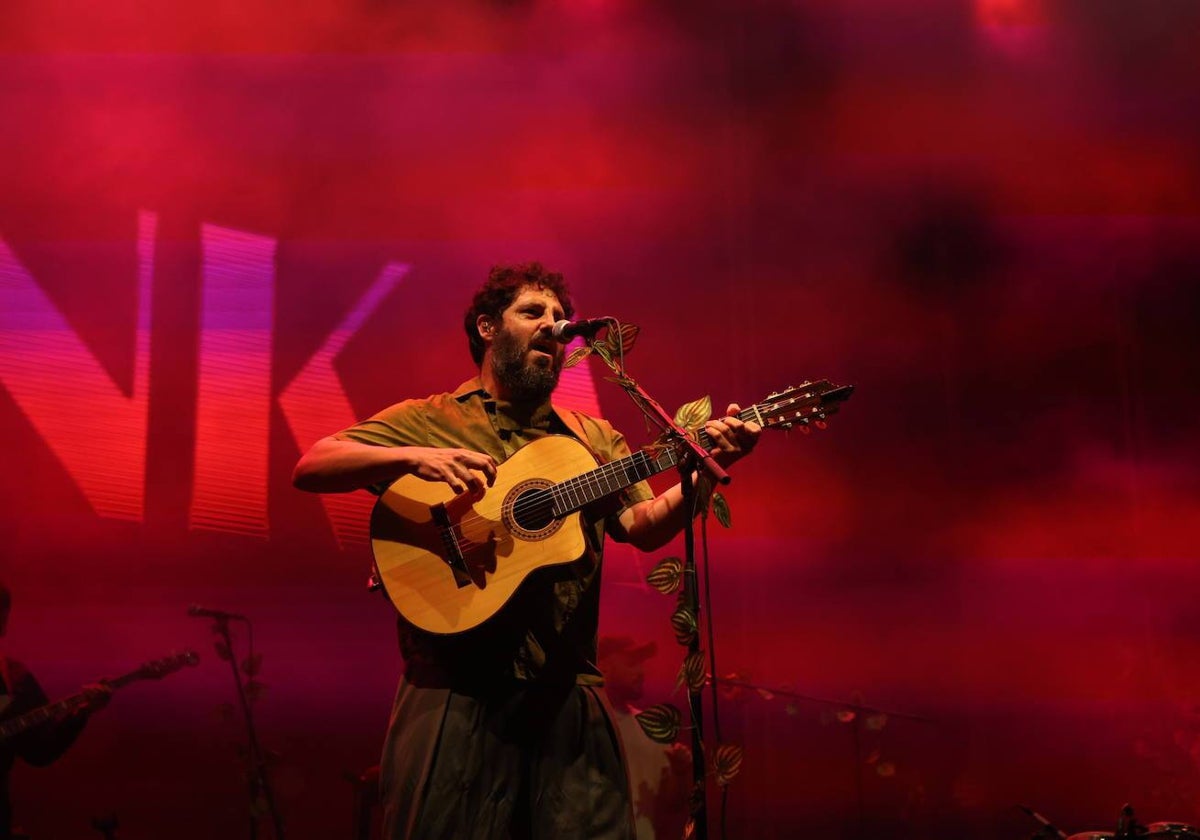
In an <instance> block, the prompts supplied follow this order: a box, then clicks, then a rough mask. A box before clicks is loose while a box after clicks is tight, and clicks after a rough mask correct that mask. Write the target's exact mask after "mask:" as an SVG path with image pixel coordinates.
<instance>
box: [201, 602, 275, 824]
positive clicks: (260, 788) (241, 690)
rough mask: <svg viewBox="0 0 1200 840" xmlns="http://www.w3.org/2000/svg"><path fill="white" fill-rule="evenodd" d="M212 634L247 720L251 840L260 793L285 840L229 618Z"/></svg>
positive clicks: (218, 623) (217, 622)
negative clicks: (221, 644)
mask: <svg viewBox="0 0 1200 840" xmlns="http://www.w3.org/2000/svg"><path fill="white" fill-rule="evenodd" d="M212 629H213V632H214V633H216V634H217V635H219V636H220V637H221V638H222V639H223V640H224V642H225V650H226V651H228V653H229V667H230V668H231V669H233V682H234V684H235V685H237V695H238V702H239V703H240V705H241V707H242V717H243V718H245V720H246V740H247V746H246V749H247V754H246V758H247V761H248V762H249V765H250V773H249V783H250V840H256V838H257V837H258V815H257V814H256V813H255V810H256V808H257V803H258V796H259V794H260V793H261V794H262V797H263V799H265V800H266V802H267V809H268V810H269V811H270V813H271V824H272V825H273V826H274V828H275V840H284V834H283V820H282V818H281V817H280V815H279V809H278V808H277V807H276V805H275V795H274V793H272V791H271V785H270V784H269V783H268V782H267V761H266V756H264V755H263V751H262V747H261V746H259V743H258V735H257V734H256V733H255V731H254V714H253V713H252V712H251V711H250V702H249V701H248V700H247V698H246V686H245V685H244V684H243V683H242V672H241V670H240V669H239V668H238V663H237V656H235V655H234V653H233V637H232V636H231V635H230V633H229V618H228V617H227V616H217V617H216V618H215V619H214V620H213V626H212Z"/></svg>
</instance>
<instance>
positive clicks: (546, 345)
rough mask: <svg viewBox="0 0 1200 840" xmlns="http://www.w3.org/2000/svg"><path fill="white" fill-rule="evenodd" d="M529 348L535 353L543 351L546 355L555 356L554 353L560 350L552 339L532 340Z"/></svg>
mask: <svg viewBox="0 0 1200 840" xmlns="http://www.w3.org/2000/svg"><path fill="white" fill-rule="evenodd" d="M529 350H530V352H533V353H541V354H542V355H544V356H549V357H551V358H554V354H555V353H556V352H557V351H558V347H557V345H556V344H555V343H554V342H552V341H531V342H530V343H529Z"/></svg>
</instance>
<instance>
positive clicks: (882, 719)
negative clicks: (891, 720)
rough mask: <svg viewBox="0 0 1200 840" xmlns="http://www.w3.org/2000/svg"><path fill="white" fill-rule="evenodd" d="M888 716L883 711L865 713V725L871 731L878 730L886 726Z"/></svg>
mask: <svg viewBox="0 0 1200 840" xmlns="http://www.w3.org/2000/svg"><path fill="white" fill-rule="evenodd" d="M887 722H888V716H887V715H886V714H885V713H884V712H878V713H876V714H873V715H867V719H866V721H864V723H865V724H866V727H867V729H868V730H869V731H871V732H879V731H880V730H882V729H883V727H885V726H887Z"/></svg>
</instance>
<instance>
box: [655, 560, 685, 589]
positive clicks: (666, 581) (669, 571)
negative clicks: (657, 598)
mask: <svg viewBox="0 0 1200 840" xmlns="http://www.w3.org/2000/svg"><path fill="white" fill-rule="evenodd" d="M682 582H683V561H682V560H680V559H679V558H678V557H668V558H666V559H665V560H660V561H659V562H658V563H657V564H656V565H655V566H654V568H653V569H651V570H650V574H648V575H646V583H648V584H650V585H651V586H653V587H654V588H655V589H657V590H658V591H659V592H661V593H662V594H664V595H670V594H671V593H672V592H675V591H676V590H677V589H679V585H680V584H681V583H682Z"/></svg>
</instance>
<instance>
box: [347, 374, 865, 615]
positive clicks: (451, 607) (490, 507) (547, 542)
mask: <svg viewBox="0 0 1200 840" xmlns="http://www.w3.org/2000/svg"><path fill="white" fill-rule="evenodd" d="M853 391H854V388H853V386H836V385H833V384H832V383H830V382H829V381H828V380H820V381H818V382H806V383H805V384H803V385H799V386H796V387H791V388H787V389H785V390H783V391H781V392H779V393H775V394H771V395H770V396H769V397H767V398H766V400H764V401H763V402H761V403H757V404H755V405H752V406H750V407H749V408H747V409H744V410H743V411H742V412H741V413H739V414H738V417H739V418H741V419H742V420H743V421H753V422H755V423H758V424H759V425H760V426H762V427H763V428H764V429H790V428H793V427H801V428H807V427H809V426H816V427H818V428H823V427H824V421H825V419H826V418H827V417H828V416H829V415H830V414H833V413H834V412H836V411H837V410H838V408H839V407H840V405H841V403H842V402H844V401H845V400H846V399H847V398H849V396H850V394H851V393H853ZM697 441H698V442H699V443H700V444H701V445H702V446H704V447H705V448H709V447H710V446H711V443H712V441H711V440H709V438H708V435H706V434H705V433H704V432H703V431H701V432H699V434H698V437H697ZM681 457H682V456H681V454H680V453H679V452H678V451H677V450H676V449H675V448H673V447H665V446H664V447H650V448H647V449H643V450H641V451H639V452H635V453H633V454H632V455H629V456H627V457H625V458H621V459H619V460H616V461H611V462H609V463H607V464H601V465H599V466H597V464H596V459H595V457H594V456H593V455H592V453H591V451H590V450H589V449H588V448H587V447H586V446H584V445H583V444H582V443H580V442H579V441H578V440H576V439H575V438H572V437H567V436H565V435H550V436H547V437H544V438H539V439H538V440H535V441H533V442H532V443H529V444H527V445H525V446H523V447H521V448H520V449H518V450H517V451H516V452H515V453H514V454H513V455H512V456H511V457H510V458H509V459H508V460H506V461H505V462H504V463H502V464H500V466H499V467H498V469H497V471H496V481H495V483H494V484H493V485H492V486H491V487H489V488H487V490H486V492H485V493H484V494H483V495H482V497H480V498H472V497H471V496H470V495H469V494H466V493H463V494H460V495H458V496H455V495H454V493H453V491H452V490H451V489H450V487H449V486H448V485H447V484H445V483H444V482H431V481H425V480H424V479H421V478H418V477H416V476H413V475H406V476H401V477H400V478H398V479H397V480H396V481H395V482H393V483H392V485H391V486H390V487H388V489H387V490H385V491H384V492H383V494H381V495H380V497H379V500H378V501H377V502H376V503H375V508H374V510H373V512H372V514H371V550H372V553H373V554H374V558H375V568H376V571H377V578H378V580H379V582H380V583H381V584H382V586H383V588H384V590H385V591H386V592H387V595H388V597H389V598H390V599H391V601H392V604H393V605H395V607H396V609H397V610H398V611H399V612H400V614H401V615H402V616H404V618H405V619H407V620H408V621H409V622H411V623H412V624H414V625H415V626H417V627H420V628H422V629H424V630H427V631H429V632H431V633H441V634H451V633H461V632H463V631H465V630H470V629H471V628H473V627H477V626H478V625H480V624H482V623H483V622H484V621H486V620H487V619H489V618H491V617H492V616H493V615H495V614H496V613H497V612H499V610H500V608H501V607H503V606H504V605H505V604H506V603H507V602H508V600H509V599H510V598H511V597H512V596H513V594H514V593H515V592H516V591H517V588H518V587H519V586H520V585H521V583H522V582H523V581H524V580H525V579H526V578H527V577H528V576H529V575H530V573H532V572H533V571H535V570H536V569H540V568H543V567H545V566H555V565H561V564H564V563H571V562H574V561H575V560H576V559H578V558H579V557H580V556H581V555H582V554H583V552H584V534H583V529H582V527H581V525H580V521H579V520H580V516H581V514H580V511H581V510H582V509H583V508H585V507H587V506H588V505H591V504H593V503H596V502H599V501H601V500H603V499H605V498H607V497H609V496H612V495H613V494H615V493H618V492H620V491H621V490H624V489H625V488H626V487H629V486H630V485H632V484H635V483H637V482H639V481H642V480H643V479H647V478H649V477H650V476H652V475H656V474H658V473H660V472H663V471H664V470H668V469H671V468H672V467H674V466H675V465H676V464H678V463H679V461H680V459H681Z"/></svg>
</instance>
